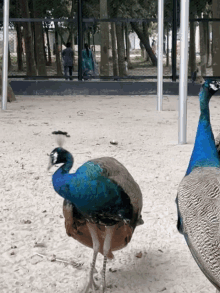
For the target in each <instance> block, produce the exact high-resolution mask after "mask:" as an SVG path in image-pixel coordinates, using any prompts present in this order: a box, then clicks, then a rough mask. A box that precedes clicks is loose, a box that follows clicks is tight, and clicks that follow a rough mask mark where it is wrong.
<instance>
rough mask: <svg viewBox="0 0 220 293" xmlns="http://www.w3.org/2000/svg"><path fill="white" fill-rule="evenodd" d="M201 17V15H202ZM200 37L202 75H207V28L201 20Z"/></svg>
mask: <svg viewBox="0 0 220 293" xmlns="http://www.w3.org/2000/svg"><path fill="white" fill-rule="evenodd" d="M200 17H201V16H200ZM199 37H200V58H201V59H200V60H201V62H200V66H201V76H205V75H206V62H207V60H206V40H205V30H204V23H203V22H201V21H200V22H199Z"/></svg>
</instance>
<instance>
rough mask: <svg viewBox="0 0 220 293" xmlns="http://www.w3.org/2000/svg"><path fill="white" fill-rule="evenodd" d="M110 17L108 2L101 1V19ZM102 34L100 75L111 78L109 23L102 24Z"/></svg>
mask: <svg viewBox="0 0 220 293" xmlns="http://www.w3.org/2000/svg"><path fill="white" fill-rule="evenodd" d="M107 17H108V5H107V0H101V1H100V18H101V19H102V18H107ZM100 33H101V64H100V75H102V76H109V23H108V22H101V23H100Z"/></svg>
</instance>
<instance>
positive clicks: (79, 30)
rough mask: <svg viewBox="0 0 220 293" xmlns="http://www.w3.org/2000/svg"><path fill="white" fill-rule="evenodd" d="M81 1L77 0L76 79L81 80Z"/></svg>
mask: <svg viewBox="0 0 220 293" xmlns="http://www.w3.org/2000/svg"><path fill="white" fill-rule="evenodd" d="M82 1H83V0H78V80H82V50H83V30H82V21H83V20H82Z"/></svg>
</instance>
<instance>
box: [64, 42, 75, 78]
mask: <svg viewBox="0 0 220 293" xmlns="http://www.w3.org/2000/svg"><path fill="white" fill-rule="evenodd" d="M62 58H63V66H64V76H65V79H66V80H67V79H68V76H67V72H68V70H69V79H70V80H72V79H73V78H72V74H73V61H74V53H73V49H72V48H71V43H70V42H68V43H66V49H64V50H63V51H62Z"/></svg>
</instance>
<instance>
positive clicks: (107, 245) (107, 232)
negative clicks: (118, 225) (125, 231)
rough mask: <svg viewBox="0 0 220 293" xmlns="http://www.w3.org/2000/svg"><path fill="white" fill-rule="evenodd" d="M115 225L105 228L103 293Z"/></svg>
mask: <svg viewBox="0 0 220 293" xmlns="http://www.w3.org/2000/svg"><path fill="white" fill-rule="evenodd" d="M114 229H115V226H108V227H106V228H105V240H104V245H103V255H104V261H103V269H102V293H104V292H105V287H106V283H105V272H106V263H107V255H108V253H109V251H110V250H111V242H112V235H113V232H114Z"/></svg>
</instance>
